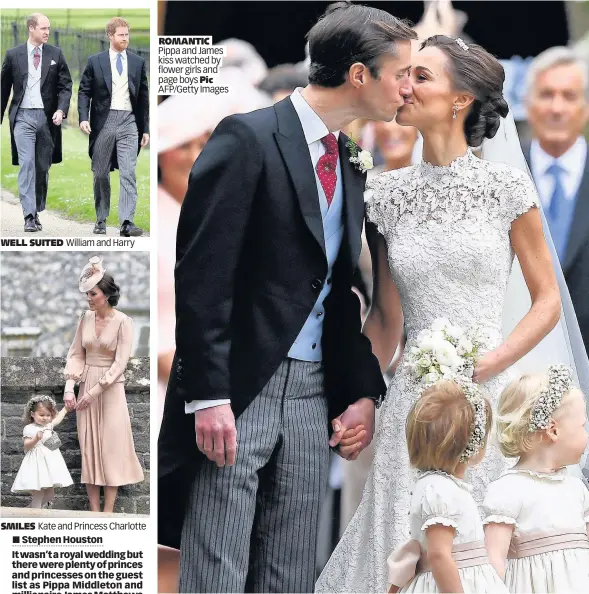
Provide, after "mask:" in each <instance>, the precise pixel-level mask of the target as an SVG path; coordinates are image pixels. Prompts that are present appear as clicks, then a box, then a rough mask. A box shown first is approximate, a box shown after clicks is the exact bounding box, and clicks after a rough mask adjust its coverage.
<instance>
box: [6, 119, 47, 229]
mask: <svg viewBox="0 0 589 594" xmlns="http://www.w3.org/2000/svg"><path fill="white" fill-rule="evenodd" d="M14 142H15V144H16V150H17V152H18V163H19V165H20V169H19V170H18V196H19V198H20V203H21V205H22V210H23V214H24V216H25V218H26V217H27V216H29V215H33V216H34V215H35V214H37V213H39V212H43V211H44V210H45V204H46V202H47V185H48V183H49V168H50V167H51V160H52V157H53V137H52V136H51V131H50V129H49V124H48V122H47V116H46V115H45V110H44V109H22V108H20V109H19V110H18V111H17V112H16V119H15V121H14Z"/></svg>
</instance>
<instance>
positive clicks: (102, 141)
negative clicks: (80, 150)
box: [92, 109, 138, 224]
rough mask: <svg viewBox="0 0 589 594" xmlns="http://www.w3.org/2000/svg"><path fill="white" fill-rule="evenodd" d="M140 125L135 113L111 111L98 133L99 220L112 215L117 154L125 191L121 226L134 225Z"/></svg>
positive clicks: (94, 169) (95, 153) (94, 163)
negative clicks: (113, 169) (112, 165)
mask: <svg viewBox="0 0 589 594" xmlns="http://www.w3.org/2000/svg"><path fill="white" fill-rule="evenodd" d="M137 136H138V132H137V125H136V123H135V116H134V115H133V112H131V111H123V110H119V109H111V110H110V112H109V113H108V117H107V119H106V122H105V124H104V127H103V128H102V130H101V131H100V132H99V133H98V137H97V138H96V143H95V144H94V151H93V152H92V173H93V174H94V207H95V209H96V220H97V221H106V218H107V217H108V213H109V212H110V162H111V156H112V153H113V150H116V151H117V160H118V162H119V177H120V180H121V191H120V193H119V223H120V224H122V223H124V222H125V221H130V222H133V217H134V216H135V207H136V206H137V182H136V179H135V167H136V166H137V142H138V140H137Z"/></svg>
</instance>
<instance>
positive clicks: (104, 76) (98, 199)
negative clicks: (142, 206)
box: [78, 17, 149, 237]
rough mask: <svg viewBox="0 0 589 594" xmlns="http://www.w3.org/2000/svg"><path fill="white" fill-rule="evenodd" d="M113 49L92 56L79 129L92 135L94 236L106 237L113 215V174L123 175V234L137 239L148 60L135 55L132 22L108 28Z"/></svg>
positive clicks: (114, 22) (113, 23)
mask: <svg viewBox="0 0 589 594" xmlns="http://www.w3.org/2000/svg"><path fill="white" fill-rule="evenodd" d="M106 34H107V35H108V39H109V41H110V48H109V49H108V50H106V51H105V52H101V53H100V54H96V55H94V56H90V57H89V58H88V65H87V66H86V69H85V70H84V74H83V75H82V80H81V81H80V88H79V90H78V114H79V116H80V129H81V130H82V132H85V133H86V134H89V135H90V150H89V153H90V158H91V159H92V173H93V175H94V206H95V208H96V224H95V225H94V233H96V234H98V235H104V234H105V233H106V218H107V217H108V214H109V211H110V172H111V171H113V170H115V169H118V170H119V173H120V182H121V183H120V187H121V190H120V194H119V222H120V225H121V235H122V236H124V237H137V236H139V235H143V230H142V229H140V228H139V227H137V226H136V225H135V224H134V223H133V217H134V215H135V207H136V206H137V182H136V179H135V167H136V166H137V155H138V154H139V151H140V150H141V147H144V146H146V145H147V143H148V142H149V90H148V87H147V68H146V65H145V60H144V59H143V58H141V57H139V56H138V55H137V54H134V53H132V52H130V51H129V50H128V49H127V48H128V47H129V23H127V21H126V20H125V19H122V18H119V17H116V18H113V19H111V20H110V21H109V22H108V23H107V24H106Z"/></svg>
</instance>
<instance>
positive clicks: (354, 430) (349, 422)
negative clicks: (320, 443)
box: [329, 398, 375, 460]
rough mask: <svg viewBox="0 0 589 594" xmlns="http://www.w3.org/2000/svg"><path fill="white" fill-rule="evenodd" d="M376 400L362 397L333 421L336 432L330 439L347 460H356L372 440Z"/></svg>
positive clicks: (330, 443)
mask: <svg viewBox="0 0 589 594" xmlns="http://www.w3.org/2000/svg"><path fill="white" fill-rule="evenodd" d="M374 410H375V408H374V401H373V400H371V399H370V398H360V399H359V400H357V401H356V402H354V404H351V405H350V406H348V408H347V409H346V410H345V411H344V413H343V414H342V415H340V416H339V417H337V418H336V419H334V420H333V421H332V426H333V429H334V433H333V435H332V436H331V439H330V440H329V445H330V446H331V447H332V448H335V447H337V446H339V448H338V450H336V451H337V452H338V454H340V456H342V458H345V459H346V460H355V459H356V458H357V457H358V454H359V453H360V452H361V451H362V450H363V449H364V448H365V447H366V446H367V445H369V444H370V442H371V441H372V436H373V434H374Z"/></svg>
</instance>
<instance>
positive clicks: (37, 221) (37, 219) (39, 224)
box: [35, 214, 43, 231]
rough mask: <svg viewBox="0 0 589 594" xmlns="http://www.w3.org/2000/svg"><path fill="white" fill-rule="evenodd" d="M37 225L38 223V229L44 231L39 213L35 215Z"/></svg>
mask: <svg viewBox="0 0 589 594" xmlns="http://www.w3.org/2000/svg"><path fill="white" fill-rule="evenodd" d="M35 225H37V230H38V231H43V225H41V219H39V215H38V214H36V215H35Z"/></svg>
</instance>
